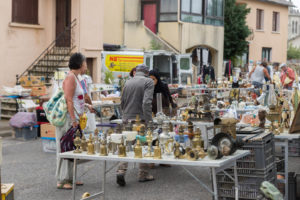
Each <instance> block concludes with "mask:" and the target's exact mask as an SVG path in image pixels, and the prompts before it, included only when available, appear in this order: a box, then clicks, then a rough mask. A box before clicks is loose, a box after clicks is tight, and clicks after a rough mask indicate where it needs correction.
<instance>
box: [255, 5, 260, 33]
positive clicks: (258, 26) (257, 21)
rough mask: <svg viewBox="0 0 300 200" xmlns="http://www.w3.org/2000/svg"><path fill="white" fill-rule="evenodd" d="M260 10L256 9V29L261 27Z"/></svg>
mask: <svg viewBox="0 0 300 200" xmlns="http://www.w3.org/2000/svg"><path fill="white" fill-rule="evenodd" d="M259 15H260V14H259V10H258V9H257V10H256V29H260V20H259V18H260V17H259Z"/></svg>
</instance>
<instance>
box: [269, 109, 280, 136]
mask: <svg viewBox="0 0 300 200" xmlns="http://www.w3.org/2000/svg"><path fill="white" fill-rule="evenodd" d="M269 108H270V111H269V113H268V114H267V119H268V120H270V121H271V131H272V132H273V134H275V135H276V134H278V133H279V131H278V130H277V127H276V126H275V121H279V119H280V113H279V112H278V111H276V107H275V105H270V107H269Z"/></svg>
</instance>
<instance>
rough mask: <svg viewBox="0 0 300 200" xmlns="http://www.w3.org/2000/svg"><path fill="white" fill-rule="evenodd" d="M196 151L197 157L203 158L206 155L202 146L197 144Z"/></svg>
mask: <svg viewBox="0 0 300 200" xmlns="http://www.w3.org/2000/svg"><path fill="white" fill-rule="evenodd" d="M196 151H198V157H199V158H204V157H205V156H206V155H207V153H205V151H204V150H203V148H202V147H200V146H199V145H198V146H197V147H196Z"/></svg>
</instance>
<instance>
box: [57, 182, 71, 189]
mask: <svg viewBox="0 0 300 200" xmlns="http://www.w3.org/2000/svg"><path fill="white" fill-rule="evenodd" d="M72 188H73V187H72V185H71V184H70V183H67V182H61V183H58V184H57V189H63V190H72Z"/></svg>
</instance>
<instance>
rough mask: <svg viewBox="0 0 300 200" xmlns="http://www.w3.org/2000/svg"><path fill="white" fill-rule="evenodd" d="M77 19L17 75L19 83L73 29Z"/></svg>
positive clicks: (71, 47)
mask: <svg viewBox="0 0 300 200" xmlns="http://www.w3.org/2000/svg"><path fill="white" fill-rule="evenodd" d="M76 21H77V19H74V20H73V21H72V22H71V24H70V25H69V26H68V27H66V28H65V30H64V31H63V32H61V33H60V34H59V35H58V36H57V37H56V38H55V40H54V41H52V42H51V44H50V45H49V46H48V47H47V48H46V49H45V50H44V51H43V52H42V53H41V54H40V55H39V56H38V57H37V58H36V59H35V60H34V61H33V62H32V63H31V65H30V66H29V67H28V68H27V69H26V70H25V71H24V72H23V73H22V74H21V75H16V79H17V82H16V83H17V85H18V84H19V79H20V78H21V77H22V76H24V75H25V74H26V73H28V71H29V70H30V69H31V68H33V67H34V66H35V65H36V63H37V62H38V61H40V60H41V59H42V58H44V57H45V56H46V55H47V54H48V53H49V52H50V51H51V50H53V48H54V47H55V44H56V42H57V41H58V40H60V39H61V38H63V36H64V35H65V33H66V32H67V31H71V30H72V28H73V27H74V26H75V25H76ZM69 39H70V43H71V44H70V49H73V46H72V38H71V33H70V38H69Z"/></svg>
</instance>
